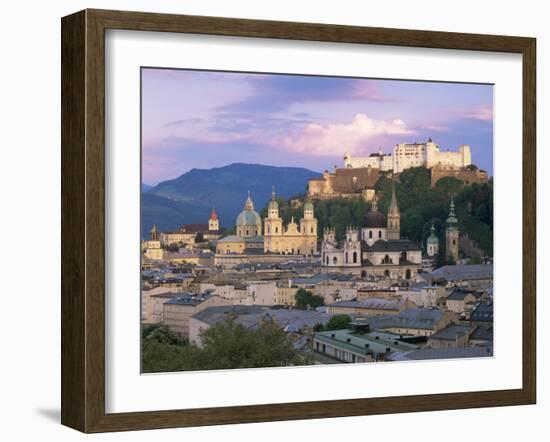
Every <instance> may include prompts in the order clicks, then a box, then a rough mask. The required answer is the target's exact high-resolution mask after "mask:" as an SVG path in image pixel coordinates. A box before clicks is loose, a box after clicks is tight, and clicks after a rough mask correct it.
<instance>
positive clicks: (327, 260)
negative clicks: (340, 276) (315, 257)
mask: <svg viewBox="0 0 550 442" xmlns="http://www.w3.org/2000/svg"><path fill="white" fill-rule="evenodd" d="M327 265H328V256H327Z"/></svg>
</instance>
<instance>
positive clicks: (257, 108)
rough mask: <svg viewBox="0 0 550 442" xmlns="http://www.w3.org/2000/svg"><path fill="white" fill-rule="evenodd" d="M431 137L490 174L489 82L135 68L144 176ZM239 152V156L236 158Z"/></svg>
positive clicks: (370, 149)
mask: <svg viewBox="0 0 550 442" xmlns="http://www.w3.org/2000/svg"><path fill="white" fill-rule="evenodd" d="M428 138H432V139H433V140H434V142H436V143H438V144H439V146H440V148H441V150H442V151H445V150H455V149H456V148H457V147H458V146H459V145H461V144H469V145H470V146H471V150H472V158H473V162H474V163H475V164H476V165H478V166H479V167H480V168H482V169H485V170H487V171H488V172H489V174H490V175H492V174H493V161H492V158H493V154H492V148H493V88H492V86H491V85H482V84H464V83H442V82H425V81H422V82H420V81H403V80H380V79H363V78H343V77H321V76H309V75H308V76H303V75H286V74H256V73H233V72H216V71H191V70H174V69H155V68H144V69H142V149H143V150H142V154H143V161H142V168H143V170H142V175H143V182H144V183H147V184H156V183H158V182H161V181H164V180H167V179H172V178H175V177H177V176H179V175H181V174H183V173H185V172H187V171H189V170H191V169H193V168H200V169H209V168H213V167H220V166H224V165H227V164H231V163H233V162H247V163H257V164H266V165H274V166H296V167H305V168H308V169H311V170H314V171H318V172H320V171H322V170H324V169H331V168H332V167H333V166H334V165H338V166H339V167H341V166H342V158H343V155H344V153H351V154H352V155H368V154H370V153H374V152H378V151H379V150H382V151H383V152H385V153H390V152H391V150H392V148H393V146H394V145H395V144H397V143H409V142H411V143H412V142H424V141H426V140H427V139H428ZM235 158H238V161H237V160H235Z"/></svg>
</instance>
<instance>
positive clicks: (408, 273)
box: [405, 269, 411, 279]
mask: <svg viewBox="0 0 550 442" xmlns="http://www.w3.org/2000/svg"><path fill="white" fill-rule="evenodd" d="M405 279H411V269H407V271H406V272H405Z"/></svg>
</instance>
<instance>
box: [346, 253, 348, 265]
mask: <svg viewBox="0 0 550 442" xmlns="http://www.w3.org/2000/svg"><path fill="white" fill-rule="evenodd" d="M347 263H348V252H346V264H347Z"/></svg>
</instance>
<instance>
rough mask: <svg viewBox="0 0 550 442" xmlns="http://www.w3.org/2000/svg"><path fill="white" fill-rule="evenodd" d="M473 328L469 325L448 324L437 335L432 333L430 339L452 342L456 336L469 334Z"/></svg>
mask: <svg viewBox="0 0 550 442" xmlns="http://www.w3.org/2000/svg"><path fill="white" fill-rule="evenodd" d="M472 329H473V327H471V326H469V325H462V324H450V325H448V326H447V327H445V328H444V329H441V330H439V331H438V332H437V333H434V334H433V335H432V336H430V339H440V340H443V341H454V340H456V335H458V334H459V333H468V334H469V333H470V331H471V330H472Z"/></svg>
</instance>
